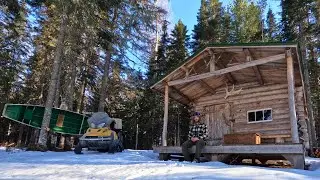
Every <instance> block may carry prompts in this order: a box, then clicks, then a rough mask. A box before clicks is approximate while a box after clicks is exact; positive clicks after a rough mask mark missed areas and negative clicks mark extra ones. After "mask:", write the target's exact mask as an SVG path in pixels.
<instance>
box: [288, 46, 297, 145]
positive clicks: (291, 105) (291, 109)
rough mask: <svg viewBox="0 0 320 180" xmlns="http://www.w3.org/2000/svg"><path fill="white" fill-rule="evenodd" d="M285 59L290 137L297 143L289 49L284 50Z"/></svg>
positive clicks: (292, 74) (292, 73) (291, 60)
mask: <svg viewBox="0 0 320 180" xmlns="http://www.w3.org/2000/svg"><path fill="white" fill-rule="evenodd" d="M286 59H287V79H288V95H289V98H288V100H289V115H290V123H291V139H292V143H299V135H298V124H297V116H296V108H295V96H294V72H293V59H292V56H291V50H287V51H286Z"/></svg>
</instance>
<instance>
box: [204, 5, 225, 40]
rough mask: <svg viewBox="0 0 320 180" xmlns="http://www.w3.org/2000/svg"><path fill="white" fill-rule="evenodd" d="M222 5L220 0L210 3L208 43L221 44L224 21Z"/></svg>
mask: <svg viewBox="0 0 320 180" xmlns="http://www.w3.org/2000/svg"><path fill="white" fill-rule="evenodd" d="M222 14H223V8H222V3H221V2H219V0H210V1H209V3H208V28H207V31H206V36H205V37H207V39H206V41H207V43H219V42H221V39H222V38H221V36H222V29H223V28H224V27H223V26H222V24H223V19H222Z"/></svg>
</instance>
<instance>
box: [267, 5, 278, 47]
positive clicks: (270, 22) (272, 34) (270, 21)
mask: <svg viewBox="0 0 320 180" xmlns="http://www.w3.org/2000/svg"><path fill="white" fill-rule="evenodd" d="M276 33H277V24H276V20H275V16H274V14H273V12H272V10H271V9H270V8H269V10H268V13H267V39H268V41H274V40H276V36H277V34H276Z"/></svg>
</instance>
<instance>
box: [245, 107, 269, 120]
mask: <svg viewBox="0 0 320 180" xmlns="http://www.w3.org/2000/svg"><path fill="white" fill-rule="evenodd" d="M265 110H271V119H270V120H259V121H249V113H251V112H254V113H255V120H257V116H256V113H257V112H258V111H262V114H263V119H264V113H263V111H265ZM272 120H273V113H272V108H265V109H255V110H250V111H247V123H248V124H253V123H264V122H270V121H272Z"/></svg>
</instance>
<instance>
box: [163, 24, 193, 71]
mask: <svg viewBox="0 0 320 180" xmlns="http://www.w3.org/2000/svg"><path fill="white" fill-rule="evenodd" d="M187 31H188V30H187V26H185V25H184V24H183V23H182V21H181V20H179V21H178V23H177V24H176V25H175V26H174V29H173V30H172V32H171V38H170V45H169V51H168V62H167V69H166V71H167V72H169V71H170V70H171V69H173V68H174V67H176V66H177V65H178V64H181V63H182V62H184V60H185V58H186V57H187V56H188V46H189V36H188V35H187Z"/></svg>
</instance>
